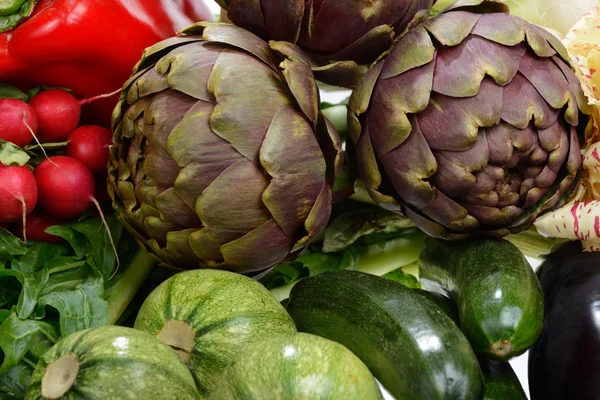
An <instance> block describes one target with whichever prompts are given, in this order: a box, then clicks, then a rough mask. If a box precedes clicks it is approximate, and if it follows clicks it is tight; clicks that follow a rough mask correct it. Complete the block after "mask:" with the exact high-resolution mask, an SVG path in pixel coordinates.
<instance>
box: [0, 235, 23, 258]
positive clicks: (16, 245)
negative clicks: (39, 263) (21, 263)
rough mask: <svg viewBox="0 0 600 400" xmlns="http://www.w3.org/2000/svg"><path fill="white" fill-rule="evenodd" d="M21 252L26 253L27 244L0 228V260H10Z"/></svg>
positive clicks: (21, 253)
mask: <svg viewBox="0 0 600 400" xmlns="http://www.w3.org/2000/svg"><path fill="white" fill-rule="evenodd" d="M23 254H27V246H25V244H24V243H23V242H21V241H20V240H19V239H18V238H16V237H15V236H13V235H12V234H11V233H10V232H9V231H7V230H4V229H0V260H2V261H10V260H11V259H12V258H13V257H14V256H21V255H23Z"/></svg>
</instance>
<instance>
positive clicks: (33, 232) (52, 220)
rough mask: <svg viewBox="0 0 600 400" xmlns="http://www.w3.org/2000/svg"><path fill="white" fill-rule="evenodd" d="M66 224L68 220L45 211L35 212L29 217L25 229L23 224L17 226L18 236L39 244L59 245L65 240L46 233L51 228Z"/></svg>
mask: <svg viewBox="0 0 600 400" xmlns="http://www.w3.org/2000/svg"><path fill="white" fill-rule="evenodd" d="M66 222H67V221H66V220H64V219H62V218H59V217H55V216H54V215H50V214H47V213H46V212H44V211H40V210H35V211H34V212H32V213H31V214H30V215H28V216H27V226H26V227H25V229H23V223H22V222H19V223H18V224H17V234H18V235H19V237H27V238H28V239H30V240H35V241H37V242H44V243H56V244H58V243H62V242H64V239H63V238H61V237H59V236H55V235H51V234H49V233H46V232H44V231H45V230H46V228H48V227H50V226H54V225H62V224H64V223H66ZM24 231H25V232H24ZM24 233H25V235H24Z"/></svg>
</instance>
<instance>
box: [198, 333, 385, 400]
mask: <svg viewBox="0 0 600 400" xmlns="http://www.w3.org/2000/svg"><path fill="white" fill-rule="evenodd" d="M210 399H211V400H264V399H278V400H321V399H323V400H325V399H327V400H348V399H360V400H379V399H381V392H380V391H379V387H378V385H377V382H376V381H375V379H374V378H373V375H371V373H370V372H369V369H368V368H367V367H366V366H365V364H363V363H362V361H360V360H359V359H358V358H357V357H356V356H355V355H354V354H352V352H351V351H350V350H348V349H347V348H345V347H344V346H342V345H341V344H338V343H335V342H332V341H330V340H327V339H323V338H320V337H318V336H314V335H309V334H306V333H297V334H294V335H279V336H275V337H272V338H270V339H268V340H264V341H259V342H254V343H252V344H250V345H249V346H247V347H246V348H245V349H244V351H243V352H242V353H241V354H240V355H239V356H238V357H236V358H235V360H234V361H233V362H232V363H231V364H230V365H229V366H228V367H227V368H226V369H225V372H224V373H223V375H222V376H221V378H220V379H219V381H218V383H217V385H216V388H215V390H214V392H213V393H212V394H211V396H210Z"/></svg>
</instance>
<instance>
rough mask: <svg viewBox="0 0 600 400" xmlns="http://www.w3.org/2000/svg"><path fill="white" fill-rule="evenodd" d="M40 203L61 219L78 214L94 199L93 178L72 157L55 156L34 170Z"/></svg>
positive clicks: (87, 170) (85, 168)
mask: <svg viewBox="0 0 600 400" xmlns="http://www.w3.org/2000/svg"><path fill="white" fill-rule="evenodd" d="M34 175H35V180H36V181H37V184H38V190H39V194H40V205H41V206H42V207H43V208H44V209H45V210H46V211H48V212H49V213H51V214H53V215H56V216H58V217H62V218H74V217H78V216H80V215H81V214H83V213H84V212H86V211H87V209H88V208H89V207H90V203H91V202H92V198H94V194H95V191H94V177H93V176H92V173H91V172H90V170H89V169H87V167H86V166H85V165H84V164H83V163H82V162H81V161H78V160H76V159H74V158H72V157H66V156H54V157H50V158H48V159H46V160H44V161H42V162H41V163H40V164H39V165H38V166H37V168H36V169H35V171H34Z"/></svg>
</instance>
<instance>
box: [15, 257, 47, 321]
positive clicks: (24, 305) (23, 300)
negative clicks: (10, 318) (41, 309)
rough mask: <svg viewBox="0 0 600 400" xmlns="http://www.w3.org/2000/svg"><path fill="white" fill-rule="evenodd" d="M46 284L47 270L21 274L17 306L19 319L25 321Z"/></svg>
mask: <svg viewBox="0 0 600 400" xmlns="http://www.w3.org/2000/svg"><path fill="white" fill-rule="evenodd" d="M47 282H48V270H47V269H46V268H43V269H41V270H40V271H37V272H32V273H29V274H23V290H22V291H21V295H20V296H19V303H18V304H17V314H18V315H19V318H22V319H27V318H29V316H30V315H31V313H32V312H33V310H34V309H35V306H36V304H37V302H38V298H39V296H40V294H41V293H42V290H43V289H44V286H46V283H47Z"/></svg>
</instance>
